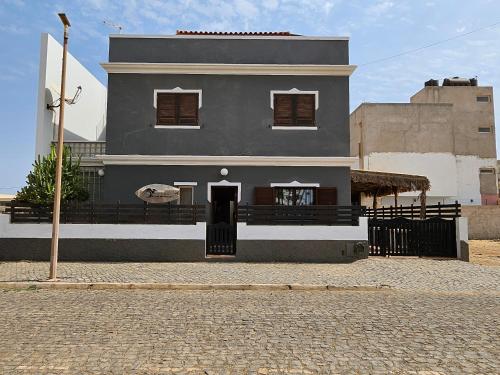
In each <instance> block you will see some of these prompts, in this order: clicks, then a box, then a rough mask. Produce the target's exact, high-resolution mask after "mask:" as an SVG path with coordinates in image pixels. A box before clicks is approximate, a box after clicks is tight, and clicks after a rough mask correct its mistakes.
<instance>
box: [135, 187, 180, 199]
mask: <svg viewBox="0 0 500 375" xmlns="http://www.w3.org/2000/svg"><path fill="white" fill-rule="evenodd" d="M179 191H180V190H179V189H178V188H176V187H174V186H170V185H162V184H151V185H146V186H143V187H141V188H140V189H139V190H137V191H136V192H135V195H137V196H138V197H139V198H140V199H142V200H143V201H145V202H148V203H167V202H172V201H175V200H177V199H179Z"/></svg>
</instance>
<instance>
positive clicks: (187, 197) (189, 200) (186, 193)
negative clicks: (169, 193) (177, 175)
mask: <svg viewBox="0 0 500 375" xmlns="http://www.w3.org/2000/svg"><path fill="white" fill-rule="evenodd" d="M177 187H178V188H179V199H178V200H177V204H193V187H192V186H177Z"/></svg>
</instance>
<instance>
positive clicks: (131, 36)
mask: <svg viewBox="0 0 500 375" xmlns="http://www.w3.org/2000/svg"><path fill="white" fill-rule="evenodd" d="M109 38H110V39H114V38H119V39H254V40H330V41H334V40H341V41H342V40H343V41H348V40H349V37H348V36H302V35H288V36H287V35H265V36H264V35H260V36H259V35H141V34H136V35H134V34H111V35H110V36H109Z"/></svg>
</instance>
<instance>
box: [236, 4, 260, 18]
mask: <svg viewBox="0 0 500 375" xmlns="http://www.w3.org/2000/svg"><path fill="white" fill-rule="evenodd" d="M234 5H235V8H236V11H237V12H238V13H239V15H240V16H241V17H243V18H255V17H257V15H258V14H259V9H258V8H257V7H256V6H255V5H254V4H252V3H251V2H250V1H248V0H236V2H235V4H234Z"/></svg>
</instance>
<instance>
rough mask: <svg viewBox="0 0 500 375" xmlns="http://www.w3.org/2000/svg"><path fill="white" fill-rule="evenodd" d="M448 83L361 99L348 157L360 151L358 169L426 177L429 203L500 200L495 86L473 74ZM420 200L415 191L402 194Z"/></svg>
mask: <svg viewBox="0 0 500 375" xmlns="http://www.w3.org/2000/svg"><path fill="white" fill-rule="evenodd" d="M446 82H447V83H446V84H451V86H448V85H447V86H437V81H434V80H431V81H428V82H426V86H425V87H424V88H423V89H422V90H420V91H419V92H417V93H416V94H415V95H413V96H412V97H411V99H410V103H398V104H396V103H363V104H361V105H360V106H359V107H358V108H356V110H355V111H354V112H353V113H352V114H351V117H350V131H351V156H358V157H359V168H360V169H364V170H370V171H380V172H393V173H406V174H415V175H423V176H427V177H428V178H429V180H430V183H431V189H430V191H429V192H428V193H427V202H428V204H437V203H438V202H441V203H452V202H454V201H455V200H458V201H459V202H460V203H462V204H464V205H480V204H483V205H485V204H488V205H490V204H497V198H498V180H497V154H496V146H495V120H494V109H493V88H492V87H481V86H476V85H477V81H476V80H475V79H472V80H465V79H456V78H455V79H449V80H446ZM429 84H431V85H432V86H428V85H429ZM361 198H362V199H361V202H362V204H365V205H371V202H370V201H369V200H365V199H363V197H361ZM354 199H356V197H354ZM393 202H394V199H393V197H383V198H381V202H380V203H381V204H382V205H391V204H393ZM418 202H419V201H418V193H403V194H401V195H400V196H399V198H398V203H399V204H403V205H407V204H412V203H415V204H418Z"/></svg>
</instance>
